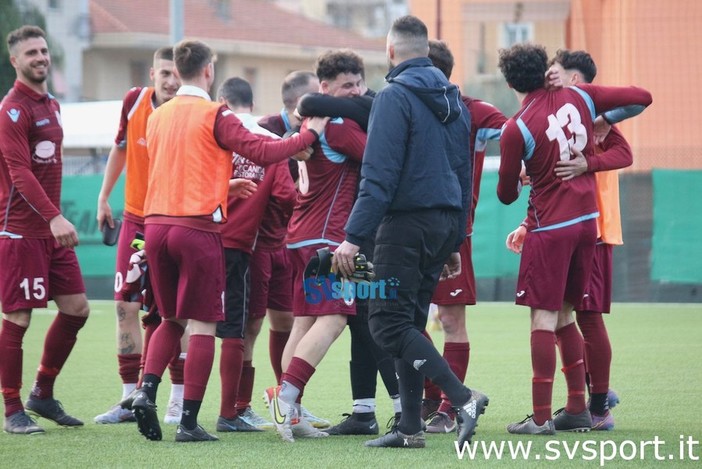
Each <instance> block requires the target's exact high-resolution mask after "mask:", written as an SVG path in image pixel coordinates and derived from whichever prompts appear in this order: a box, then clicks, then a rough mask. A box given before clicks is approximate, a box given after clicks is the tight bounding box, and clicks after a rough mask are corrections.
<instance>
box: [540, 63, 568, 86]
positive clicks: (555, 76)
mask: <svg viewBox="0 0 702 469" xmlns="http://www.w3.org/2000/svg"><path fill="white" fill-rule="evenodd" d="M544 86H545V87H546V89H547V90H549V91H554V90H559V89H561V88H563V86H565V85H564V83H563V80H561V74H560V73H558V70H556V69H554V68H549V69H548V70H546V76H545V79H544Z"/></svg>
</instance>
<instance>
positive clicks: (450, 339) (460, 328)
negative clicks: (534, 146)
mask: <svg viewBox="0 0 702 469" xmlns="http://www.w3.org/2000/svg"><path fill="white" fill-rule="evenodd" d="M429 58H430V59H431V61H432V63H433V64H434V66H435V67H437V68H438V69H439V70H441V71H442V72H444V75H446V78H447V79H450V78H451V72H452V70H453V65H454V62H453V55H452V54H451V51H450V50H449V48H448V46H447V45H446V44H445V43H444V42H442V41H436V40H431V41H429ZM461 99H462V100H463V104H465V105H466V107H467V108H468V110H469V111H470V124H471V128H470V147H471V148H472V149H473V154H472V155H470V156H471V157H472V158H473V199H472V202H471V209H470V213H469V214H468V223H467V226H466V239H465V241H464V242H463V244H462V245H461V250H460V254H461V272H460V274H459V275H458V276H457V277H455V278H452V279H446V280H444V281H442V282H439V284H438V285H437V286H436V290H434V296H433V297H432V303H435V304H436V305H438V307H439V320H440V321H441V325H442V327H443V330H444V334H445V336H444V353H443V355H444V359H446V361H447V362H448V364H449V366H450V367H451V370H452V371H453V372H454V374H455V375H456V377H457V378H458V379H459V380H461V381H462V382H463V381H465V378H466V372H467V370H468V361H469V358H470V342H469V341H468V333H467V331H466V306H467V305H474V304H475V303H476V287H475V274H474V273H473V259H472V255H471V253H472V248H471V239H472V238H471V236H472V234H473V220H474V218H475V208H476V207H477V205H478V196H479V194H480V178H481V176H482V173H483V163H484V162H485V146H486V145H487V142H488V140H498V139H499V138H500V132H501V130H502V126H503V125H504V123H505V122H506V121H507V118H506V117H505V116H504V114H502V112H500V110H499V109H497V108H496V107H495V106H493V105H492V104H489V103H486V102H484V101H481V100H479V99H474V98H471V97H468V96H461ZM424 397H425V400H426V401H437V400H439V399H440V401H441V402H440V405H439V406H438V408H437V409H436V412H435V413H434V414H433V415H429V416H428V422H427V430H426V431H427V433H449V432H452V431H453V430H454V429H455V428H456V423H455V418H456V417H455V412H454V411H453V407H452V404H451V401H450V400H449V399H448V398H447V397H446V395H445V394H442V393H441V390H440V389H439V387H438V386H436V385H434V384H433V383H431V382H430V381H429V380H426V382H425V396H424ZM423 405H426V403H424V402H423ZM422 410H424V408H423V409H422Z"/></svg>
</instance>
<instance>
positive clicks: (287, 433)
mask: <svg viewBox="0 0 702 469" xmlns="http://www.w3.org/2000/svg"><path fill="white" fill-rule="evenodd" d="M279 393H280V386H275V387H272V388H268V389H266V391H265V392H264V393H263V400H264V401H265V402H266V407H268V409H269V410H270V411H271V418H272V419H273V423H274V424H275V429H276V431H277V432H278V434H279V435H280V437H281V438H282V439H283V441H285V442H288V443H295V437H294V435H293V432H292V426H293V425H297V424H298V423H299V422H300V418H299V416H298V415H297V410H296V409H295V405H294V404H293V405H290V404H288V403H287V402H285V401H283V400H282V399H280V397H279Z"/></svg>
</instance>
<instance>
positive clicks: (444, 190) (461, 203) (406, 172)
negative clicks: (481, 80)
mask: <svg viewBox="0 0 702 469" xmlns="http://www.w3.org/2000/svg"><path fill="white" fill-rule="evenodd" d="M386 81H387V82H388V85H387V86H386V87H385V88H383V89H382V90H381V91H379V92H378V94H377V96H376V97H375V99H374V101H373V107H372V109H371V115H370V123H369V126H368V141H367V144H366V150H365V153H364V156H363V165H362V168H361V185H360V191H359V195H358V199H357V200H356V203H355V205H354V208H353V212H352V213H351V217H350V218H349V221H348V223H347V224H346V239H347V240H348V241H349V242H351V243H353V244H356V245H360V244H361V243H362V242H363V240H365V239H367V238H368V237H369V236H371V235H372V233H374V232H375V230H376V229H377V227H378V225H379V224H380V222H381V220H382V218H383V216H385V215H386V214H392V213H394V212H411V211H417V210H423V209H433V208H439V209H449V210H456V211H460V217H461V223H462V224H461V225H460V226H462V227H465V226H466V217H467V214H468V209H469V207H470V197H471V194H472V192H471V185H472V181H471V174H473V171H472V168H471V165H472V159H471V158H470V154H471V153H470V152H471V149H470V114H469V112H468V109H467V108H466V107H465V105H464V104H463V102H462V101H461V95H460V91H459V89H458V87H456V86H455V85H452V84H450V83H449V82H448V81H447V80H446V78H445V77H444V75H443V73H442V72H441V71H440V70H439V69H437V68H435V67H434V66H433V65H432V63H431V61H430V60H429V59H428V58H426V57H422V58H415V59H410V60H407V61H405V62H402V63H401V64H399V65H398V66H397V67H395V68H394V69H393V70H392V71H391V72H390V73H389V74H388V76H387V77H386ZM464 239H465V232H464V231H463V230H461V232H460V233H459V236H458V237H457V239H456V250H458V249H457V248H458V246H460V244H461V243H462V242H463V240H464Z"/></svg>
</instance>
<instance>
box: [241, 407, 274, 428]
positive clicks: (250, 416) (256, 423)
mask: <svg viewBox="0 0 702 469" xmlns="http://www.w3.org/2000/svg"><path fill="white" fill-rule="evenodd" d="M239 418H240V419H241V420H243V421H244V422H246V423H248V424H249V425H251V426H252V427H256V428H260V429H261V430H265V429H268V428H273V427H274V426H275V425H273V422H269V421H268V420H266V419H264V418H263V417H261V416H260V415H258V414H257V413H256V412H254V411H253V409H252V408H251V407H247V408H246V410H245V411H244V412H242V413H241V414H239Z"/></svg>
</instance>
